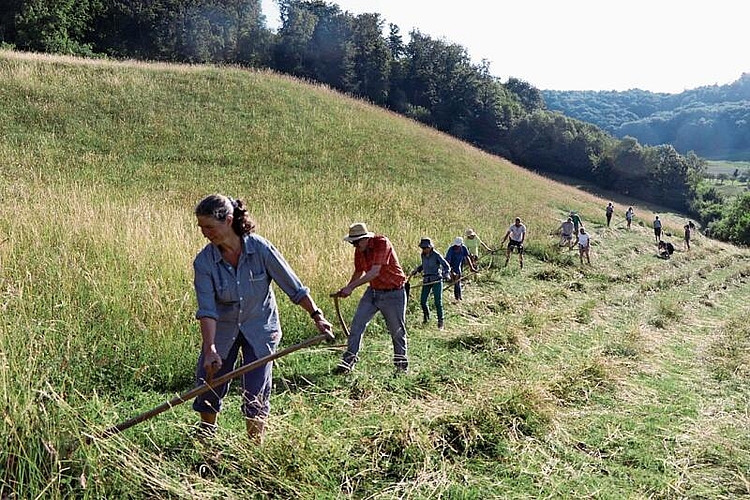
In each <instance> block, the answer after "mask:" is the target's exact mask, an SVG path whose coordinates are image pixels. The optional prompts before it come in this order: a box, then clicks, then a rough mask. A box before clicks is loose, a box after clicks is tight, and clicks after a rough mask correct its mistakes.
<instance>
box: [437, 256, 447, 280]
mask: <svg viewBox="0 0 750 500" xmlns="http://www.w3.org/2000/svg"><path fill="white" fill-rule="evenodd" d="M448 251H449V252H450V250H448ZM435 255H437V257H438V261H439V263H440V271H442V272H441V273H440V274H441V276H442V278H443V280H448V279H450V277H451V265H450V264H448V261H447V260H445V257H443V256H442V255H440V254H439V253H438V252H435Z"/></svg>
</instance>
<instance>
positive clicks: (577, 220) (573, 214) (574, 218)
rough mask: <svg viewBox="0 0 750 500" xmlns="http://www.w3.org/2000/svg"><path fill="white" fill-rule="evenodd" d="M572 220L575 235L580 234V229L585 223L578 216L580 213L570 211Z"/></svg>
mask: <svg viewBox="0 0 750 500" xmlns="http://www.w3.org/2000/svg"><path fill="white" fill-rule="evenodd" d="M569 217H570V220H571V221H573V234H576V235H577V234H578V228H580V227H581V225H582V224H583V222H582V221H581V216H580V215H578V212H574V211H572V210H571V211H570V215H569Z"/></svg>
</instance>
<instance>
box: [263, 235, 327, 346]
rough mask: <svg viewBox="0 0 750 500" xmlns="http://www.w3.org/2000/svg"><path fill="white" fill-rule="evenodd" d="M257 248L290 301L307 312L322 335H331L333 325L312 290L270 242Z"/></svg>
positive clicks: (269, 272)
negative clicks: (313, 296) (317, 302)
mask: <svg viewBox="0 0 750 500" xmlns="http://www.w3.org/2000/svg"><path fill="white" fill-rule="evenodd" d="M256 248H260V249H262V250H261V251H262V252H263V263H264V265H265V267H266V270H267V272H268V274H269V275H270V277H271V278H272V279H273V280H274V282H276V284H277V285H278V286H279V288H281V289H282V290H283V291H284V293H286V294H287V296H289V298H290V300H291V301H292V302H293V303H295V304H297V305H298V306H300V307H301V308H302V309H304V310H305V311H307V313H308V314H309V315H310V317H311V318H312V320H313V321H314V322H315V327H316V328H317V329H318V331H319V332H320V333H330V331H331V323H330V322H328V320H326V318H325V316H324V315H323V312H322V311H321V310H320V309H318V306H317V305H316V304H315V301H314V300H313V298H312V297H311V296H310V289H309V288H307V287H306V286H304V285H303V284H302V282H301V281H300V279H299V278H298V277H297V275H296V273H295V272H294V271H293V270H292V268H291V266H289V263H288V262H287V261H286V259H284V257H283V256H282V255H281V253H280V252H279V251H278V250H277V249H276V247H274V246H273V245H272V244H271V243H270V242H267V241H265V240H260V239H259V240H258V242H257V246H256Z"/></svg>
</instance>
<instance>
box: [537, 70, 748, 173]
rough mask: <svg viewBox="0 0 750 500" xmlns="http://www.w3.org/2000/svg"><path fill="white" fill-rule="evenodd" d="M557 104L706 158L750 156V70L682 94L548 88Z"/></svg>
mask: <svg viewBox="0 0 750 500" xmlns="http://www.w3.org/2000/svg"><path fill="white" fill-rule="evenodd" d="M543 95H544V99H545V102H546V103H547V106H548V107H549V109H551V110H555V111H560V112H561V113H563V114H565V115H566V116H570V117H572V118H577V119H579V120H584V121H587V122H590V123H594V124H596V125H598V126H600V127H601V128H603V129H604V130H606V131H608V132H610V133H612V134H613V135H615V136H616V137H625V136H631V137H635V138H637V139H638V140H639V141H640V142H641V143H643V144H672V145H673V146H674V147H675V148H676V149H677V150H678V151H680V152H683V153H686V152H688V151H695V152H696V153H697V154H699V155H701V156H703V157H705V158H713V159H724V160H749V159H750V126H748V124H750V73H745V74H743V75H742V76H741V77H740V78H739V79H737V80H736V81H734V82H732V83H730V84H728V85H711V86H705V87H699V88H696V89H690V90H685V91H683V92H681V93H679V94H664V93H654V92H648V91H645V90H639V89H633V90H627V91H624V92H615V91H604V92H602V91H563V90H545V91H543Z"/></svg>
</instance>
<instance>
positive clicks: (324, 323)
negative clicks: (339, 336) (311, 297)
mask: <svg viewBox="0 0 750 500" xmlns="http://www.w3.org/2000/svg"><path fill="white" fill-rule="evenodd" d="M313 321H315V328H317V329H318V331H319V332H320V333H322V334H323V335H327V336H328V340H333V339H334V335H333V325H332V324H331V323H330V322H329V321H328V320H327V319H326V318H325V316H323V313H322V312H321V313H318V314H316V315H314V316H313Z"/></svg>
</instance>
